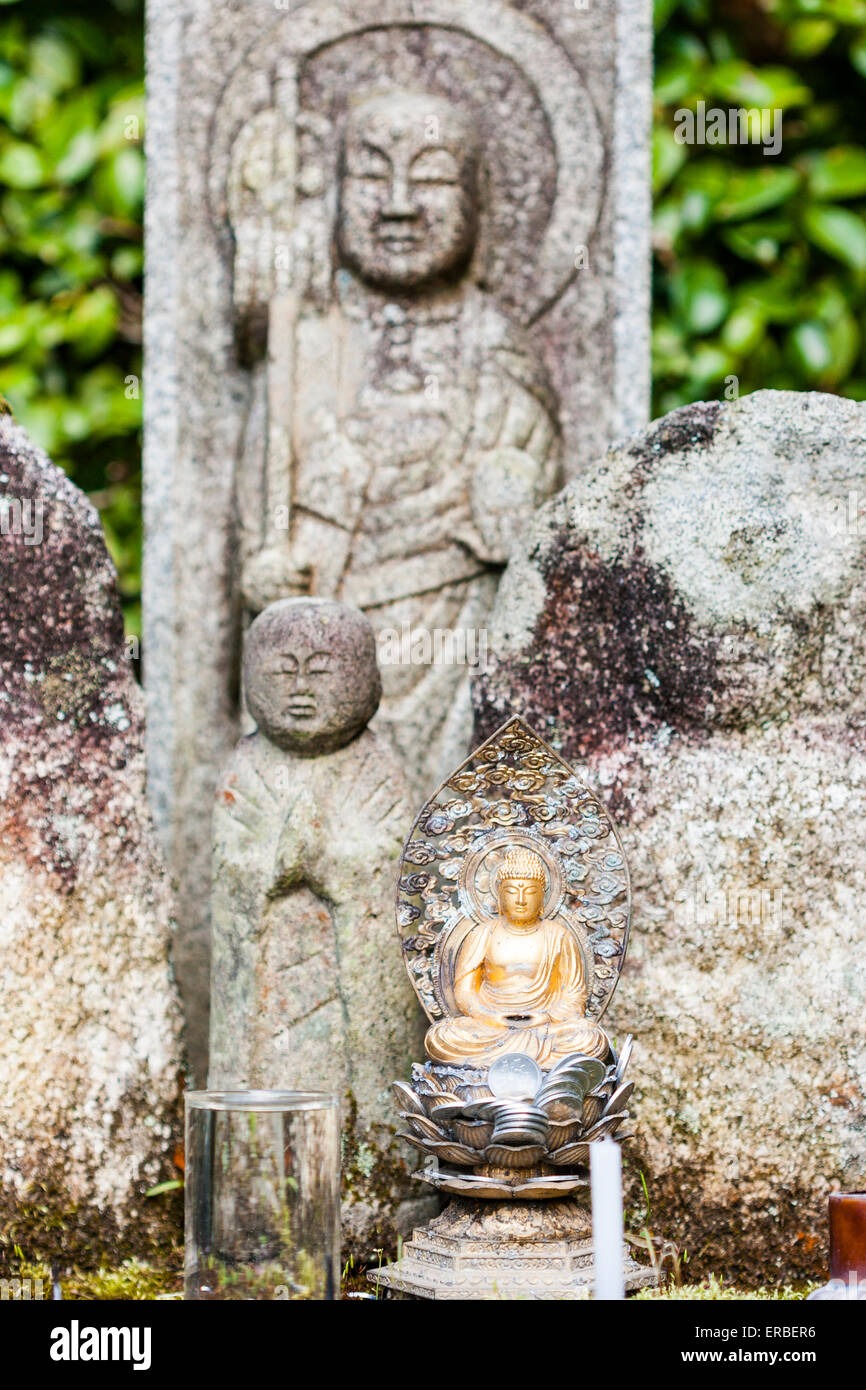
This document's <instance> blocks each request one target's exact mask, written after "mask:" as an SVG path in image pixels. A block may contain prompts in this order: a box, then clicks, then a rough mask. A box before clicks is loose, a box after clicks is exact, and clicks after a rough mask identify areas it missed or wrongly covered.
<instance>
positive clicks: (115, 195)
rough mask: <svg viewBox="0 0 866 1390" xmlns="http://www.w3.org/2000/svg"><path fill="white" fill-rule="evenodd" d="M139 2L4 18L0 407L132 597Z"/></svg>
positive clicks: (135, 569) (131, 618)
mask: <svg viewBox="0 0 866 1390" xmlns="http://www.w3.org/2000/svg"><path fill="white" fill-rule="evenodd" d="M143 118H144V102H143V87H142V13H141V5H140V3H139V0H132V3H129V4H123V3H122V0H113V3H112V0H99V3H90V4H86V3H85V4H78V3H76V4H74V5H72V6H70V5H67V4H63V3H61V2H59V0H53V3H40V0H25V3H17V0H11V3H10V0H6V2H5V3H4V4H3V5H2V7H0V264H2V269H0V393H2V394H3V395H4V396H5V397H6V398H7V399H8V401H9V403H10V405H11V406H12V408H13V410H14V412H15V415H16V417H17V418H18V419H19V420H20V421H21V423H22V424H23V425H25V426H26V427H27V429H28V430H29V431H30V432H31V434H32V435H33V437H34V438H35V439H36V440H37V442H38V443H40V444H41V445H42V446H43V447H44V448H45V449H46V450H47V451H48V453H49V454H50V455H51V456H52V458H53V459H54V460H55V461H56V462H57V463H59V464H61V465H62V466H63V467H64V468H65V469H66V470H67V472H68V473H69V474H70V475H71V476H72V477H73V478H74V479H75V481H76V482H77V483H78V484H79V485H80V486H81V487H83V488H84V489H85V490H86V491H87V492H89V493H90V494H91V496H92V497H93V500H94V501H95V502H96V504H97V506H98V507H99V508H100V511H101V513H102V519H103V522H104V524H105V529H106V533H107V535H108V540H109V545H110V547H111V550H112V553H113V555H114V558H115V561H116V563H117V566H118V571H119V574H120V583H121V589H122V593H123V596H124V601H125V604H126V607H127V618H128V622H129V625H130V627H131V628H132V630H137V627H138V605H139V597H140V560H139V555H140V548H141V540H140V533H141V506H140V493H141V486H140V453H141V449H140V429H141V399H140V396H141V389H140V380H141V270H142V233H141V219H142V198H143V188H144V158H143V153H142V138H143Z"/></svg>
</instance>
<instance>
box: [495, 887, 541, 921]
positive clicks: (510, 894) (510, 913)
mask: <svg viewBox="0 0 866 1390" xmlns="http://www.w3.org/2000/svg"><path fill="white" fill-rule="evenodd" d="M543 902H544V884H543V883H539V882H538V880H537V879H534V878H506V879H504V880H503V882H502V883H500V885H499V911H500V912H501V913H502V916H503V917H507V918H508V920H509V922H513V923H514V925H515V926H516V927H531V926H532V924H533V923H534V922H537V921H538V918H539V916H540V914H541V907H542V903H543Z"/></svg>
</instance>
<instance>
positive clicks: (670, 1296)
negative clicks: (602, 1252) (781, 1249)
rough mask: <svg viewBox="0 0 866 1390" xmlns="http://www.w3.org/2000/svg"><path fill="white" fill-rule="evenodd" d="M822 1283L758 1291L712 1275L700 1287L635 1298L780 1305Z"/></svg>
mask: <svg viewBox="0 0 866 1390" xmlns="http://www.w3.org/2000/svg"><path fill="white" fill-rule="evenodd" d="M818 1287H819V1284H818V1282H817V1281H813V1282H812V1283H809V1284H780V1285H778V1286H776V1287H772V1286H771V1287H766V1286H765V1287H763V1288H759V1289H744V1288H742V1287H739V1286H738V1285H736V1284H726V1283H725V1282H724V1280H722V1279H717V1278H716V1276H715V1275H714V1274H711V1275H709V1276H708V1278H706V1279H702V1280H701V1282H700V1283H699V1284H681V1285H680V1286H679V1287H678V1288H677V1287H676V1286H672V1285H668V1286H667V1287H666V1288H662V1289H641V1290H640V1292H639V1293H636V1294H635V1295H634V1297H635V1299H638V1300H641V1301H643V1302H649V1301H650V1300H667V1301H670V1302H676V1301H682V1302H685V1303H689V1302H730V1303H736V1302H740V1301H748V1300H751V1299H761V1300H774V1301H779V1302H788V1301H791V1302H797V1301H798V1300H800V1299H803V1298H805V1297H806V1296H807V1294H810V1293H811V1292H812V1290H813V1289H817V1288H818Z"/></svg>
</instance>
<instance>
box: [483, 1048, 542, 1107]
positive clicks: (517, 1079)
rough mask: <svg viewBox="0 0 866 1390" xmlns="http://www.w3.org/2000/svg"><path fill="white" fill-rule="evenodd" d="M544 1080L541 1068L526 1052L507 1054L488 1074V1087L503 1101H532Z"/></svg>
mask: <svg viewBox="0 0 866 1390" xmlns="http://www.w3.org/2000/svg"><path fill="white" fill-rule="evenodd" d="M543 1080H544V1072H543V1071H542V1070H541V1067H540V1066H539V1065H538V1063H537V1062H536V1061H534V1060H533V1058H532V1057H527V1055H526V1053H525V1052H506V1053H505V1055H504V1056H503V1057H497V1059H496V1061H495V1062H491V1064H490V1070H489V1071H488V1073H487V1084H488V1086H489V1087H490V1089H491V1091H492V1092H493V1094H494V1095H495V1096H497V1097H499V1098H500V1099H502V1100H532V1098H533V1096H534V1095H535V1093H536V1091H537V1090H538V1088H539V1086H540V1085H541V1083H542V1081H543Z"/></svg>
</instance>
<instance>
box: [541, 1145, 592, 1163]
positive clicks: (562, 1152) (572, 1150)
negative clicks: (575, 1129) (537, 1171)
mask: <svg viewBox="0 0 866 1390" xmlns="http://www.w3.org/2000/svg"><path fill="white" fill-rule="evenodd" d="M547 1161H548V1162H549V1163H555V1164H556V1166H557V1167H558V1168H559V1167H565V1166H566V1164H567V1165H568V1166H569V1167H574V1166H579V1167H581V1168H583V1167H585V1166H586V1165H587V1163H589V1144H587V1143H581V1144H565V1145H563V1147H562V1148H561V1149H557V1150H556V1152H555V1153H549V1154H548V1155H547Z"/></svg>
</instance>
